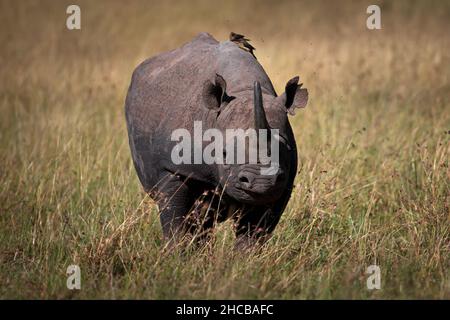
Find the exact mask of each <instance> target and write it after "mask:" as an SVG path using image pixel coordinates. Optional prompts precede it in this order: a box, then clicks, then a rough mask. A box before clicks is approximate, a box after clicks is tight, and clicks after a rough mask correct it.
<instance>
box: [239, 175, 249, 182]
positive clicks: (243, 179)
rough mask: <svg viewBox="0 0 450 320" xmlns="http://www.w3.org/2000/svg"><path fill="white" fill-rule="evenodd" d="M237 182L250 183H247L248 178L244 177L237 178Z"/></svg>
mask: <svg viewBox="0 0 450 320" xmlns="http://www.w3.org/2000/svg"><path fill="white" fill-rule="evenodd" d="M239 182H242V183H249V182H250V181H248V178H247V177H246V176H241V177H239Z"/></svg>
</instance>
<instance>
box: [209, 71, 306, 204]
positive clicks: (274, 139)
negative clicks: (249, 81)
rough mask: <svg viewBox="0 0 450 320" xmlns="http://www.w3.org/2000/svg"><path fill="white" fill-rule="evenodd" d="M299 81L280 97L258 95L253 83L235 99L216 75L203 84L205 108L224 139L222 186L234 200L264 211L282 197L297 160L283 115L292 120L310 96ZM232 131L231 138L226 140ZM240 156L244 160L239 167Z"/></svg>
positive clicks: (220, 168) (219, 168)
mask: <svg viewBox="0 0 450 320" xmlns="http://www.w3.org/2000/svg"><path fill="white" fill-rule="evenodd" d="M298 81H299V78H298V77H295V78H293V79H291V80H289V81H288V82H287V84H286V88H285V92H284V93H283V94H282V95H280V96H278V97H277V96H274V95H273V93H271V92H269V90H264V89H263V90H261V85H260V83H259V82H257V81H256V82H254V86H253V88H252V89H248V90H241V91H237V92H236V93H234V96H233V97H230V96H229V95H228V94H227V84H226V81H225V79H224V78H223V77H221V76H220V75H216V78H215V83H212V82H210V81H207V82H206V83H205V85H204V88H203V97H204V101H205V105H206V107H207V108H209V109H212V110H215V111H216V112H217V115H216V122H215V127H216V128H217V129H219V130H220V131H221V132H222V134H223V136H224V137H225V141H224V148H223V153H224V154H223V159H224V163H223V164H217V172H218V176H219V179H220V184H221V186H222V187H223V188H224V190H225V192H226V193H227V194H228V195H229V196H231V197H232V198H234V199H235V200H237V201H239V202H243V203H247V204H252V205H263V204H267V203H271V202H274V201H276V200H277V199H278V198H280V197H281V195H282V194H283V192H284V191H285V188H286V186H287V184H288V180H289V178H290V177H291V176H292V173H291V170H292V168H291V167H292V166H293V162H296V160H295V159H296V157H297V155H296V152H297V150H296V144H295V140H294V136H293V134H292V130H291V127H290V124H289V121H288V117H287V114H288V113H289V114H292V115H293V114H295V109H296V108H303V107H305V106H306V104H307V101H308V91H307V90H306V89H303V88H301V84H300V85H299V84H298ZM230 129H231V130H234V133H235V134H234V135H230V134H228V133H229V132H230ZM239 129H240V130H239ZM248 129H250V130H248ZM227 130H228V132H227ZM252 134H256V141H257V143H256V145H255V143H251V142H252V140H251V136H252ZM253 138H255V136H253ZM253 142H254V141H253ZM243 144H244V145H245V147H244V148H241V149H240V150H239V147H242V145H243ZM242 150H244V151H242ZM230 151H231V153H232V155H230ZM242 152H244V155H242ZM238 154H241V155H242V156H243V159H245V160H244V161H239V160H238V159H237V155H238ZM268 159H270V160H269V163H267V160H268ZM263 160H265V161H263ZM293 170H296V168H293Z"/></svg>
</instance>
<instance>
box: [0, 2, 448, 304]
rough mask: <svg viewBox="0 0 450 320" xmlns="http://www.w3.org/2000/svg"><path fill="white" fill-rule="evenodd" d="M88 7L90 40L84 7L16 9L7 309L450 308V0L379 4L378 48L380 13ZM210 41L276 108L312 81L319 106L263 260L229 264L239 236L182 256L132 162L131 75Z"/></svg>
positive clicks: (281, 6) (8, 61)
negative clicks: (77, 286)
mask: <svg viewBox="0 0 450 320" xmlns="http://www.w3.org/2000/svg"><path fill="white" fill-rule="evenodd" d="M77 3H78V4H79V5H80V7H81V10H82V30H81V31H68V30H67V29H66V28H65V19H66V17H67V15H66V13H65V10H66V7H67V6H68V5H69V4H71V2H69V1H0V21H1V25H2V27H1V29H0V43H1V44H2V45H1V47H0V66H1V67H0V110H1V117H0V177H1V179H0V183H1V184H0V297H3V298H150V299H155V298H251V299H253V298H276V299H278V298H287V299H292V298H447V299H448V298H450V283H449V263H450V259H449V257H450V252H449V251H450V241H449V239H450V238H449V233H450V232H449V231H450V230H449V229H450V227H449V226H450V223H449V222H450V218H449V211H450V210H449V194H450V192H449V181H450V179H449V178H450V171H449V160H448V159H449V148H450V145H449V137H450V115H449V104H450V103H449V102H450V98H449V92H450V82H449V75H450V43H449V42H450V40H449V37H448V30H449V29H450V28H449V27H450V22H449V21H450V3H449V2H448V1H447V2H445V1H381V2H379V3H380V5H381V8H382V26H383V29H382V30H379V31H369V30H367V29H366V27H365V19H366V17H367V14H366V12H365V10H366V8H367V6H368V5H369V4H371V3H369V2H367V1H345V2H331V1H329V2H324V1H319V2H318V1H309V2H307V1H277V2H271V1H245V2H244V1H226V2H215V1H186V2H174V1H164V2H153V1H131V2H127V3H126V4H125V3H124V2H121V1H77ZM200 31H207V32H209V33H211V34H213V35H214V36H215V37H216V38H217V39H219V40H224V39H226V38H227V36H228V33H229V32H230V31H235V32H240V33H244V34H246V35H248V36H249V37H250V38H251V39H252V43H253V44H254V46H255V47H256V48H257V51H256V55H257V57H258V59H259V61H260V63H261V64H262V65H263V67H264V68H265V69H266V71H267V73H268V74H269V76H270V77H271V79H272V80H273V82H274V85H275V87H276V89H277V90H278V92H281V91H282V90H283V87H284V84H285V83H286V81H287V80H288V79H290V78H291V77H292V76H294V75H297V74H298V75H300V77H301V80H302V82H304V83H305V86H306V87H307V88H308V89H309V92H310V102H309V106H308V107H307V109H305V110H303V111H302V112H299V113H298V115H297V116H295V118H291V121H292V124H293V127H294V130H295V133H296V137H297V143H298V149H299V157H300V166H299V174H298V176H297V179H296V188H295V191H294V193H293V196H292V199H291V201H290V203H289V205H288V208H287V210H286V211H285V213H284V215H283V217H282V219H281V222H280V224H279V226H278V227H277V229H276V230H275V233H274V236H273V238H272V239H271V240H270V241H269V242H268V243H267V246H266V247H265V248H264V250H263V251H262V252H254V253H251V254H250V255H241V254H239V253H236V252H233V251H232V250H231V248H232V242H233V232H232V229H231V226H230V225H229V224H227V223H225V224H223V225H221V226H220V227H219V228H218V230H217V232H216V234H215V241H214V243H213V244H212V246H211V248H210V250H205V251H195V252H189V253H187V254H186V253H184V254H182V253H174V254H166V253H165V252H164V251H163V250H162V248H163V244H162V240H161V239H162V237H161V231H160V226H159V221H158V218H157V215H156V211H155V210H154V207H153V205H152V201H151V200H150V199H149V198H148V197H146V196H145V195H144V193H143V192H142V190H141V187H140V185H139V183H138V180H137V178H136V174H135V172H134V169H133V167H132V163H131V161H130V154H129V150H128V144H127V143H128V142H127V136H126V129H125V121H124V114H123V103H124V97H125V94H126V90H127V86H128V84H129V81H130V76H131V73H132V70H133V69H134V67H135V66H136V65H137V64H138V63H139V62H141V61H142V60H143V59H145V58H147V57H150V56H152V55H155V54H157V53H159V52H162V51H165V50H169V49H173V48H175V47H178V46H180V45H181V44H183V43H184V42H187V41H189V40H190V39H191V38H192V37H193V36H195V35H196V34H197V33H198V32H200ZM169 112H170V110H169ZM70 264H78V265H79V266H80V267H81V272H82V289H81V290H80V291H70V290H68V289H67V288H66V275H65V272H66V268H67V266H68V265H70ZM371 264H377V265H379V266H380V267H381V271H382V289H381V290H374V291H369V290H367V288H366V279H367V275H365V270H366V268H367V266H368V265H371Z"/></svg>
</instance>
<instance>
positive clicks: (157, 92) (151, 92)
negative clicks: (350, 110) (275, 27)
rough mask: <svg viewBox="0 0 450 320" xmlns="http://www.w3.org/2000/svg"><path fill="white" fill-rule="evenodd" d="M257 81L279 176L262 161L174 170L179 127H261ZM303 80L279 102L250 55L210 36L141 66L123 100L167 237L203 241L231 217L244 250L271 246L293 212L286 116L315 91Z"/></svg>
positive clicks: (144, 179)
mask: <svg viewBox="0 0 450 320" xmlns="http://www.w3.org/2000/svg"><path fill="white" fill-rule="evenodd" d="M255 82H258V83H259V84H260V87H261V90H262V101H263V108H264V109H263V110H264V111H265V117H266V121H267V122H268V125H269V126H270V127H271V128H276V129H279V130H280V136H282V137H283V138H284V139H282V140H281V141H280V170H279V172H278V174H276V175H274V176H261V175H260V174H259V169H260V164H252V165H250V164H241V165H219V164H213V165H207V164H192V165H188V164H181V165H175V164H173V162H172V160H171V151H172V148H173V147H174V145H175V144H176V143H177V142H174V141H171V133H172V131H173V130H175V129H178V128H186V129H188V130H189V131H191V132H193V127H194V121H202V126H203V131H204V130H206V129H208V128H217V129H219V130H221V131H223V132H224V130H225V129H227V128H229V129H236V128H242V129H244V130H245V129H248V128H255V121H256V120H255V116H254V114H255V111H254V110H255V103H254V102H255V101H254V100H255V98H254V90H255V89H254V86H255ZM297 82H298V77H297V78H294V79H292V80H290V81H289V82H288V84H287V86H286V92H285V93H284V94H283V95H281V96H279V97H277V95H276V93H275V90H274V88H273V86H272V83H271V81H270V79H269V78H268V76H267V74H266V73H265V71H264V69H263V68H262V67H261V65H260V64H259V63H258V61H257V60H256V59H255V58H254V57H253V56H252V55H251V54H250V53H248V52H246V51H244V50H241V49H239V48H238V46H237V45H236V44H234V43H232V42H230V41H225V42H221V43H219V42H218V41H216V40H215V39H214V38H213V37H212V36H211V35H209V34H207V33H201V34H199V35H198V36H197V37H195V38H194V39H193V40H192V41H191V42H189V43H187V44H185V45H183V46H182V47H181V48H178V49H175V50H173V51H170V52H167V53H162V54H160V55H158V56H155V57H153V58H150V59H148V60H146V61H144V62H143V63H141V64H140V65H139V66H138V67H137V68H136V70H135V71H134V73H133V76H132V80H131V85H130V87H129V91H128V95H127V98H126V102H125V113H126V120H127V127H128V135H129V143H130V148H131V154H132V158H133V162H134V166H135V168H136V171H137V174H138V176H139V179H140V181H141V183H142V185H143V187H144V189H145V191H146V192H148V193H149V195H150V196H151V197H152V198H153V199H154V200H155V201H156V202H157V204H158V208H159V211H160V219H161V224H162V227H163V233H164V236H165V238H166V239H167V240H173V239H180V238H181V237H182V236H184V235H186V234H197V235H205V234H207V233H208V230H211V228H212V227H213V226H214V223H215V222H217V221H223V220H224V219H226V218H228V217H229V216H232V217H233V219H234V220H235V226H236V236H237V245H238V246H247V245H249V244H253V243H258V242H262V241H264V240H265V239H267V237H268V235H270V234H271V232H272V231H273V230H274V228H275V226H276V225H277V223H278V221H279V219H280V216H281V214H282V213H283V210H284V208H285V207H286V204H287V202H288V200H289V197H290V195H291V192H292V187H293V181H294V178H295V175H296V171H297V149H296V144H295V140H294V136H293V133H292V129H291V126H290V125H289V121H288V118H287V112H289V113H293V110H294V108H296V107H304V106H305V105H306V102H307V91H306V89H301V88H300V86H298V85H297ZM192 135H193V134H192ZM207 144H209V143H206V142H205V143H204V145H207ZM192 154H193V153H192ZM213 191H216V192H215V193H214V192H213ZM198 199H200V200H201V201H200V202H199V201H196V200H198ZM199 203H201V205H199ZM219 203H220V205H219ZM208 207H209V208H210V210H204V209H205V208H208ZM217 208H219V210H216V209H217ZM205 211H207V213H205ZM202 215H204V216H202ZM192 217H193V218H192Z"/></svg>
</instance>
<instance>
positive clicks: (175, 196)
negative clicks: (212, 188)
mask: <svg viewBox="0 0 450 320" xmlns="http://www.w3.org/2000/svg"><path fill="white" fill-rule="evenodd" d="M160 184H161V186H160V187H159V188H158V192H157V194H156V202H157V204H158V209H159V217H160V221H161V226H162V230H163V235H164V238H165V240H166V241H167V242H170V243H172V244H173V243H178V242H180V241H181V240H183V239H184V237H185V236H186V233H187V231H188V230H189V228H190V226H189V221H187V214H188V212H189V209H190V208H191V206H192V204H193V201H192V200H191V195H190V192H189V187H188V186H187V185H186V182H185V181H184V179H183V178H182V177H180V176H179V175H176V174H173V173H167V174H166V175H165V176H164V177H163V178H162V179H161V183H160Z"/></svg>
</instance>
